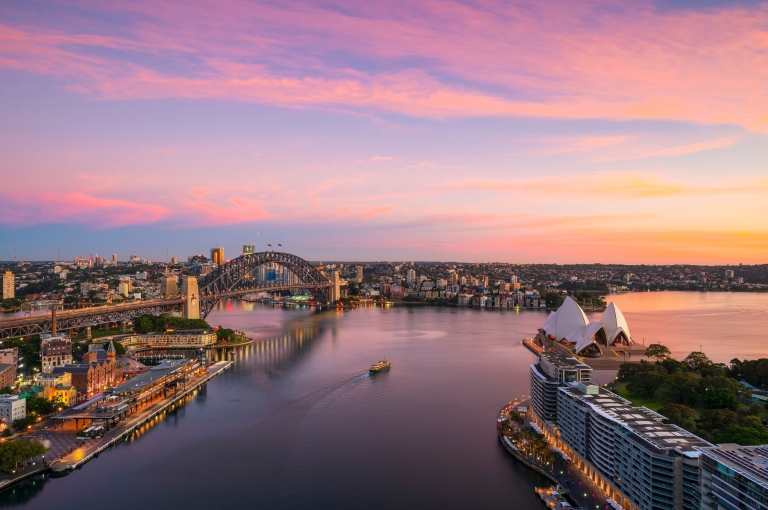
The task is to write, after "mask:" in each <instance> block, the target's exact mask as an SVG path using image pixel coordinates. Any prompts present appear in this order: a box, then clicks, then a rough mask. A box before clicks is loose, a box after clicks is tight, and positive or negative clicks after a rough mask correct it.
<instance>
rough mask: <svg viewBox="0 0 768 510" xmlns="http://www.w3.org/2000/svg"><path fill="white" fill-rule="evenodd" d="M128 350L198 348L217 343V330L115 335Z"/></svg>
mask: <svg viewBox="0 0 768 510" xmlns="http://www.w3.org/2000/svg"><path fill="white" fill-rule="evenodd" d="M115 341H116V342H118V343H120V344H122V345H123V347H125V349H126V350H127V351H131V350H135V349H142V348H153V347H157V348H163V347H175V348H189V349H196V348H199V347H207V346H209V345H215V344H216V342H217V337H216V332H215V331H213V330H210V329H191V330H184V331H182V330H180V331H174V332H172V333H148V334H146V335H125V336H118V337H115Z"/></svg>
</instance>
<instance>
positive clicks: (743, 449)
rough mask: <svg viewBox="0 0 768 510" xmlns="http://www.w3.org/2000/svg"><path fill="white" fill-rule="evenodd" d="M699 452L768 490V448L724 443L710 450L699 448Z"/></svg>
mask: <svg viewBox="0 0 768 510" xmlns="http://www.w3.org/2000/svg"><path fill="white" fill-rule="evenodd" d="M701 452H702V453H703V454H704V455H708V456H709V457H712V458H714V459H715V460H716V461H717V462H719V463H720V464H724V465H726V466H728V467H729V468H731V469H733V470H734V471H738V472H740V473H741V474H742V475H744V476H746V477H748V478H751V479H753V480H755V481H756V482H757V483H759V484H760V485H762V486H763V487H765V488H768V447H766V445H762V446H740V445H737V444H732V443H726V444H721V445H718V446H716V447H712V448H701Z"/></svg>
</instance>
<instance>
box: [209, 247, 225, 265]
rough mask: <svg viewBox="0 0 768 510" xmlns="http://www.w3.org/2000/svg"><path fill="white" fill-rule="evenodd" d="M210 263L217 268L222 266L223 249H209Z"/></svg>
mask: <svg viewBox="0 0 768 510" xmlns="http://www.w3.org/2000/svg"><path fill="white" fill-rule="evenodd" d="M211 262H213V263H214V264H216V265H218V266H221V265H222V264H224V248H211Z"/></svg>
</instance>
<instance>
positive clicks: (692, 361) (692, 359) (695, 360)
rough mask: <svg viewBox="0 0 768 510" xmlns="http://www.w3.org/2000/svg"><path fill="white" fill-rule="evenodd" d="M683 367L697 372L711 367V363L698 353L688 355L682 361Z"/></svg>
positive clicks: (704, 355) (701, 353)
mask: <svg viewBox="0 0 768 510" xmlns="http://www.w3.org/2000/svg"><path fill="white" fill-rule="evenodd" d="M683 363H685V366H687V367H688V370H690V371H692V372H699V371H700V370H701V369H702V368H703V367H706V366H708V365H711V364H712V362H711V361H710V359H709V358H708V357H707V355H706V354H704V353H703V352H699V351H694V352H692V353H690V354H689V355H688V356H687V357H686V358H685V359H684V360H683Z"/></svg>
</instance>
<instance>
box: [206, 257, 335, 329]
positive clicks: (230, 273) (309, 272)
mask: <svg viewBox="0 0 768 510" xmlns="http://www.w3.org/2000/svg"><path fill="white" fill-rule="evenodd" d="M270 263H274V264H278V265H281V266H283V267H285V268H287V269H288V270H289V271H291V272H292V273H293V274H295V275H296V277H297V278H298V280H299V282H300V285H298V286H296V285H292V286H291V287H294V288H297V287H298V288H304V289H307V290H309V291H310V292H312V295H313V296H314V297H315V300H316V301H318V302H320V303H324V304H325V303H330V302H331V301H332V300H333V298H334V296H333V292H332V284H331V282H330V280H328V278H326V277H325V275H323V274H322V273H321V272H320V271H318V270H317V269H315V266H313V265H312V264H310V263H309V262H307V261H306V260H304V259H302V258H301V257H297V256H296V255H291V254H290V253H283V252H274V251H266V252H259V253H249V254H247V255H242V256H240V257H237V258H236V259H233V260H230V261H229V262H226V263H225V264H221V265H220V266H219V267H218V268H216V269H215V270H214V271H212V272H210V273H208V274H207V275H205V276H203V277H202V278H200V280H199V281H198V287H199V295H200V315H201V317H205V316H207V315H208V313H209V312H210V311H211V310H212V309H213V307H214V306H216V303H218V302H219V300H221V298H222V297H224V295H225V294H230V295H231V293H232V292H233V291H239V290H242V291H243V293H246V292H248V291H249V290H255V289H257V288H259V285H258V280H256V281H254V280H253V279H251V278H247V277H248V276H249V275H250V274H251V273H253V271H255V270H256V269H258V268H259V267H260V266H263V265H265V264H270Z"/></svg>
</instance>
